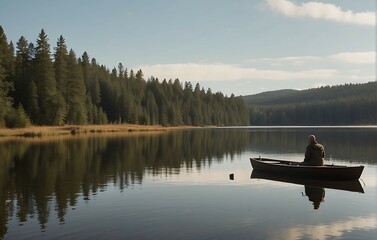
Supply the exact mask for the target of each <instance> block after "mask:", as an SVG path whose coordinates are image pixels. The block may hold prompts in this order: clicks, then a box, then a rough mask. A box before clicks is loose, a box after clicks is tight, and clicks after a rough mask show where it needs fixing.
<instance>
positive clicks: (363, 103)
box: [243, 82, 377, 126]
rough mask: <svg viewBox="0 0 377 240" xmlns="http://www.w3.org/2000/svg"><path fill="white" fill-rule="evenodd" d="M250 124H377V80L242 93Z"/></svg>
mask: <svg viewBox="0 0 377 240" xmlns="http://www.w3.org/2000/svg"><path fill="white" fill-rule="evenodd" d="M243 98H244V100H245V102H246V103H247V105H248V106H249V108H250V124H251V125H304V126H305V125H364V124H367V125H369V124H373V125H374V124H377V82H369V83H365V84H345V85H339V86H332V87H329V86H326V87H320V88H315V89H308V90H302V91H297V90H279V91H273V92H265V93H260V94H256V95H249V96H244V97H243Z"/></svg>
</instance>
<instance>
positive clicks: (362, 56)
mask: <svg viewBox="0 0 377 240" xmlns="http://www.w3.org/2000/svg"><path fill="white" fill-rule="evenodd" d="M329 58H330V59H335V60H339V61H343V62H348V63H360V64H374V63H375V62H376V53H375V52H344V53H338V54H334V55H331V56H329Z"/></svg>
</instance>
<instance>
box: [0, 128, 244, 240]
mask: <svg viewBox="0 0 377 240" xmlns="http://www.w3.org/2000/svg"><path fill="white" fill-rule="evenodd" d="M214 139H216V141H214ZM247 139H248V138H247V133H243V134H242V133H241V134H240V133H239V132H235V131H224V130H221V131H203V130H200V131H191V130H190V131H174V132H161V133H152V134H150V133H149V132H145V133H132V134H126V135H124V134H111V135H102V134H100V135H96V136H90V137H89V136H87V135H86V136H80V135H77V136H72V137H67V138H64V137H63V138H61V137H57V138H50V139H49V138H40V139H33V140H32V141H16V140H12V141H2V142H0V154H1V156H0V157H1V158H0V166H1V168H0V191H1V192H0V223H1V225H0V239H1V238H2V237H4V236H5V234H6V233H7V224H8V221H9V220H10V219H12V218H17V221H18V222H19V223H23V222H27V221H29V220H30V219H31V218H33V217H34V218H37V219H38V222H39V225H40V228H41V229H45V228H46V224H47V222H48V220H49V217H50V216H51V215H56V216H57V218H58V221H59V222H60V223H64V221H65V220H64V219H65V215H66V214H67V211H69V208H70V207H71V206H75V205H76V204H77V202H79V201H82V200H85V201H88V200H89V199H91V197H92V195H93V194H97V193H98V192H101V191H106V188H107V186H108V185H109V184H115V185H116V187H117V188H118V189H119V191H123V190H124V189H127V188H128V187H129V186H132V185H135V184H142V182H143V179H144V177H145V175H152V176H156V175H160V174H164V175H166V174H167V175H176V174H180V172H181V171H182V167H184V168H185V169H187V168H196V169H200V168H201V167H202V166H210V165H211V164H212V163H213V162H214V161H221V159H222V157H223V156H224V155H230V158H231V159H233V158H234V156H235V155H236V154H237V153H240V152H242V151H243V150H244V149H245V147H246V144H247ZM81 198H82V199H81ZM52 211H55V214H52Z"/></svg>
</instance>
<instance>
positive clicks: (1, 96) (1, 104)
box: [0, 26, 13, 127]
mask: <svg viewBox="0 0 377 240" xmlns="http://www.w3.org/2000/svg"><path fill="white" fill-rule="evenodd" d="M10 51H11V50H10V49H9V45H8V43H7V38H6V36H5V33H4V30H3V28H2V27H1V26H0V127H2V126H5V117H6V115H7V114H8V112H9V111H10V110H11V107H12V99H11V97H9V95H8V94H9V91H10V90H11V89H12V87H13V86H12V83H11V82H10V81H9V76H10V75H11V71H9V67H10V63H9V58H10V57H11V54H10Z"/></svg>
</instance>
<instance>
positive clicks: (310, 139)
mask: <svg viewBox="0 0 377 240" xmlns="http://www.w3.org/2000/svg"><path fill="white" fill-rule="evenodd" d="M308 140H309V143H310V144H312V143H317V139H316V137H315V136H314V135H309V138H308Z"/></svg>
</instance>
